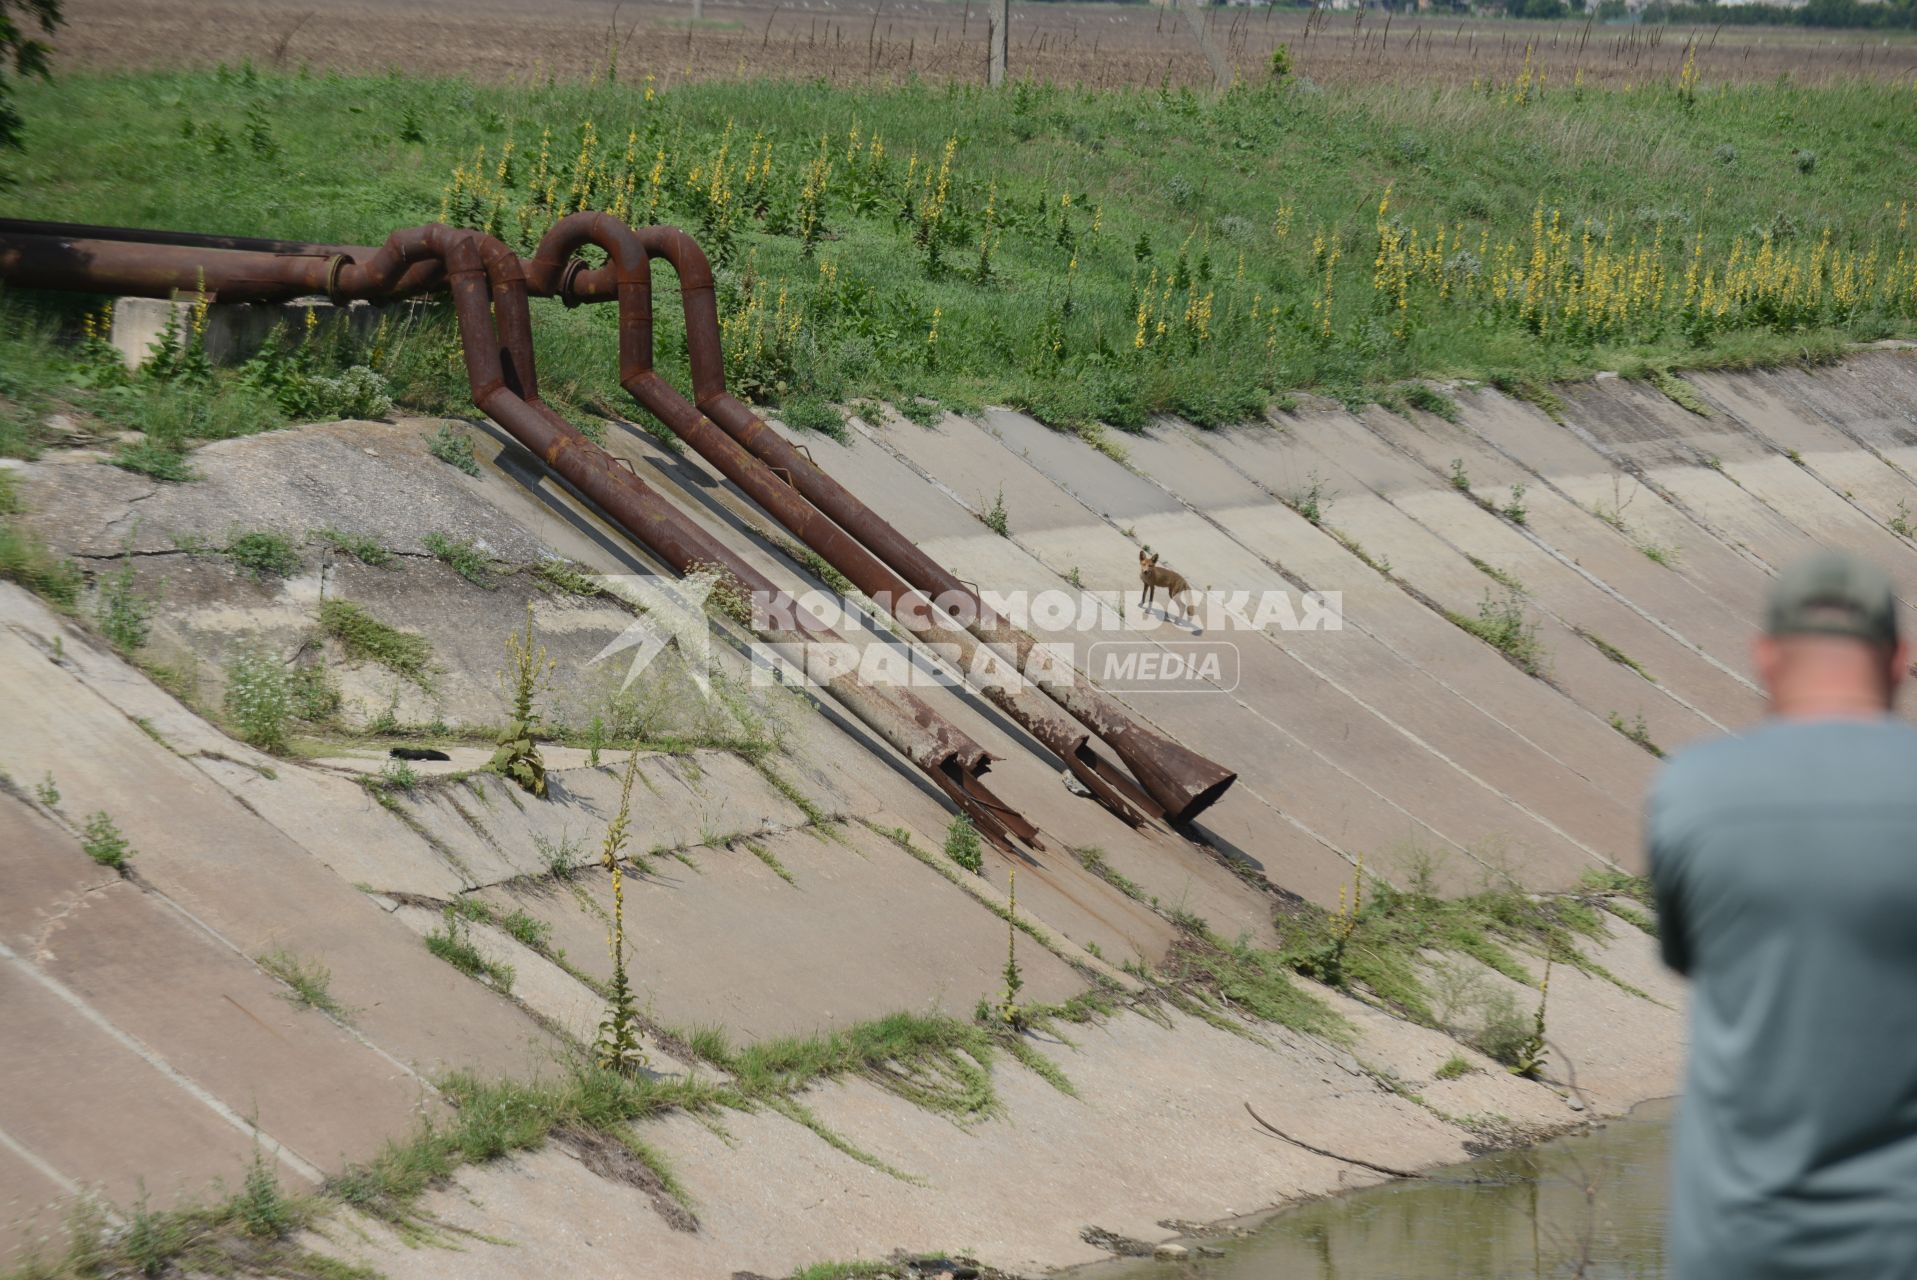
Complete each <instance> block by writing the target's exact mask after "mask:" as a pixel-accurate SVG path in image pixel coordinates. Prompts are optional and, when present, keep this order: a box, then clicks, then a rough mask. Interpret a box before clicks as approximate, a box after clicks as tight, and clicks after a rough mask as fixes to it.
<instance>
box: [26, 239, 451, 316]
mask: <svg viewBox="0 0 1917 1280" xmlns="http://www.w3.org/2000/svg"><path fill="white" fill-rule="evenodd" d="M18 225H20V224H7V225H6V226H0V280H5V281H6V282H7V283H8V284H10V285H13V286H15V287H17V288H23V289H71V290H79V291H81V292H87V293H110V294H121V295H127V296H134V297H146V298H170V297H172V296H173V295H174V294H176V293H197V292H202V291H203V292H206V293H209V294H211V295H213V296H214V297H215V298H217V299H219V300H220V301H222V302H279V301H285V300H287V299H289V298H299V297H308V296H311V295H314V294H325V295H328V296H330V297H332V298H334V299H335V300H336V301H340V300H344V299H345V298H347V297H378V298H399V297H411V296H414V295H417V294H422V293H430V292H433V291H435V290H437V289H439V288H441V287H442V285H443V273H442V271H441V268H440V265H439V263H438V262H437V261H435V260H427V261H420V262H415V263H410V264H409V265H408V266H407V267H406V269H405V270H403V271H401V272H399V273H398V274H396V275H392V276H390V277H382V284H381V287H380V288H378V289H377V290H364V289H355V288H350V287H348V284H347V281H346V279H345V277H347V276H348V275H350V274H351V268H352V267H353V265H354V264H356V263H360V262H364V261H367V260H370V259H372V258H376V257H377V256H378V254H379V252H380V251H379V250H374V249H361V248H344V247H336V248H337V251H335V252H320V251H318V250H321V249H322V248H323V247H322V246H302V247H301V250H302V251H301V252H298V253H291V254H285V253H277V252H269V251H264V250H252V249H229V248H219V247H208V246H199V245H191V244H175V243H167V242H149V241H144V240H139V239H130V238H89V237H82V236H70V235H61V234H50V235H43V234H36V233H32V232H27V231H18V230H13V229H12V227H14V226H18ZM28 225H32V224H28ZM307 248H311V249H313V250H316V251H315V252H310V253H309V252H305V251H304V250H305V249H307Z"/></svg>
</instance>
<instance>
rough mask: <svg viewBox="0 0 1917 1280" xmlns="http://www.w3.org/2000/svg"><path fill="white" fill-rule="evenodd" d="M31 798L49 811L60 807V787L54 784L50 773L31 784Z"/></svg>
mask: <svg viewBox="0 0 1917 1280" xmlns="http://www.w3.org/2000/svg"><path fill="white" fill-rule="evenodd" d="M33 798H34V799H36V800H38V801H39V802H40V803H41V804H42V805H44V806H46V807H47V808H49V809H57V808H59V807H60V787H59V784H57V783H56V782H54V780H53V773H52V772H51V771H48V773H47V775H46V777H44V778H42V779H40V781H38V782H36V783H34V784H33Z"/></svg>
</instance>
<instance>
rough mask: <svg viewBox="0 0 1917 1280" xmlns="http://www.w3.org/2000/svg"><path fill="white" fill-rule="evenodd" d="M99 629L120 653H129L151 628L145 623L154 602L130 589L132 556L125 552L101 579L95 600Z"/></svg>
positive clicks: (131, 584) (142, 643) (145, 637)
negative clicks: (110, 571) (114, 570)
mask: <svg viewBox="0 0 1917 1280" xmlns="http://www.w3.org/2000/svg"><path fill="white" fill-rule="evenodd" d="M98 610H99V614H98V616H99V621H100V631H101V633H102V634H104V635H105V636H106V638H107V641H108V642H109V643H110V644H112V645H113V647H114V648H115V649H118V650H119V651H120V652H121V653H132V652H133V651H134V650H136V649H139V648H141V647H142V646H144V645H145V644H146V642H147V637H148V636H149V635H150V634H151V628H150V627H149V626H148V624H147V619H148V617H149V616H150V615H151V614H152V611H153V602H152V601H151V600H149V599H147V598H146V597H145V596H142V595H139V594H137V593H136V592H135V591H134V590H133V559H132V556H131V555H128V556H127V557H126V558H125V559H124V560H123V561H122V562H121V564H120V568H119V569H118V570H117V571H116V572H114V573H110V574H108V575H107V576H106V577H105V578H103V579H102V580H101V582H100V599H99V604H98Z"/></svg>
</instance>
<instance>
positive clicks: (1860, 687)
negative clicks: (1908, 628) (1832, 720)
mask: <svg viewBox="0 0 1917 1280" xmlns="http://www.w3.org/2000/svg"><path fill="white" fill-rule="evenodd" d="M1764 631H1765V634H1764V635H1763V636H1762V637H1761V638H1760V639H1759V640H1758V642H1757V675H1758V679H1760V680H1761V681H1763V684H1764V689H1765V691H1766V692H1768V693H1769V694H1770V697H1771V708H1772V710H1773V711H1774V712H1775V713H1776V714H1778V715H1780V716H1784V717H1786V718H1795V719H1821V718H1828V717H1831V716H1880V715H1882V714H1884V712H1886V711H1888V710H1890V707H1891V702H1892V701H1893V699H1895V697H1896V696H1897V685H1898V682H1899V681H1901V680H1902V679H1903V677H1904V672H1905V671H1907V670H1908V669H1909V668H1910V646H1909V643H1908V642H1907V641H1905V640H1903V639H1902V638H1901V637H1900V636H1899V634H1898V627H1897V596H1896V591H1895V588H1893V587H1892V585H1891V581H1890V575H1889V574H1887V573H1885V572H1884V571H1883V570H1882V569H1880V568H1878V567H1877V566H1876V565H1874V564H1871V563H1870V562H1869V561H1867V560H1862V559H1859V558H1858V557H1856V556H1853V555H1850V554H1848V553H1846V552H1842V551H1820V552H1818V553H1817V554H1815V555H1813V556H1810V557H1809V558H1807V559H1804V560H1800V561H1799V562H1798V563H1796V564H1793V565H1791V566H1789V567H1788V568H1786V569H1785V570H1784V571H1783V572H1782V573H1780V574H1778V575H1777V580H1776V581H1775V582H1773V583H1772V584H1771V591H1770V600H1769V602H1768V605H1767V607H1766V610H1765V626H1764Z"/></svg>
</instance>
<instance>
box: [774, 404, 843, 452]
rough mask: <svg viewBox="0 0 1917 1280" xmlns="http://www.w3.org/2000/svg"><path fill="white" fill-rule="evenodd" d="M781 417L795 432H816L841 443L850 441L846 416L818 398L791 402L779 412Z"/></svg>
mask: <svg viewBox="0 0 1917 1280" xmlns="http://www.w3.org/2000/svg"><path fill="white" fill-rule="evenodd" d="M779 416H780V418H782V419H783V420H784V421H785V424H786V425H787V426H788V427H791V428H792V429H793V430H795V431H816V432H818V433H819V434H820V435H824V436H831V437H832V438H833V439H834V440H839V441H844V440H847V439H850V437H849V436H848V434H847V433H846V429H845V417H844V415H842V414H841V413H840V412H839V411H838V410H837V409H834V408H833V407H832V406H831V405H830V404H828V403H827V402H826V401H824V400H822V399H820V398H818V397H817V396H806V397H801V398H799V399H795V400H793V401H791V402H790V403H789V404H786V405H784V406H783V407H782V408H781V409H780V410H779Z"/></svg>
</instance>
